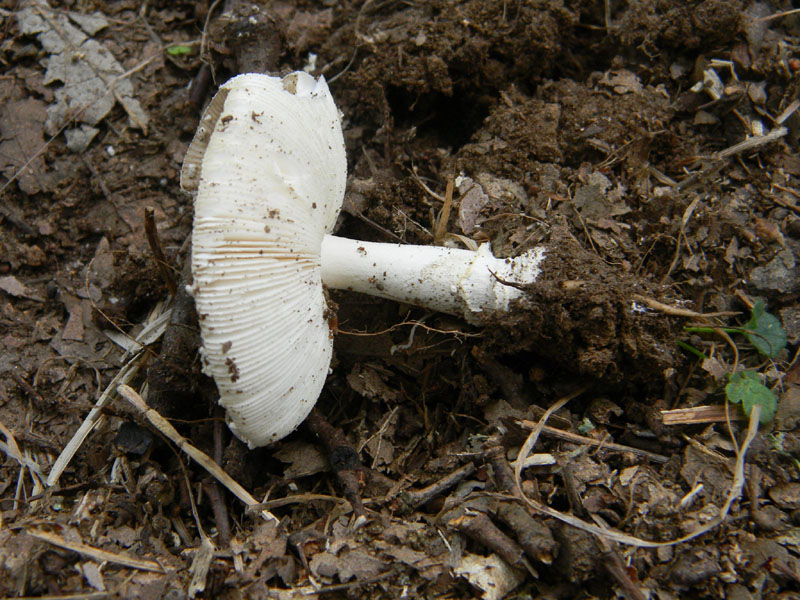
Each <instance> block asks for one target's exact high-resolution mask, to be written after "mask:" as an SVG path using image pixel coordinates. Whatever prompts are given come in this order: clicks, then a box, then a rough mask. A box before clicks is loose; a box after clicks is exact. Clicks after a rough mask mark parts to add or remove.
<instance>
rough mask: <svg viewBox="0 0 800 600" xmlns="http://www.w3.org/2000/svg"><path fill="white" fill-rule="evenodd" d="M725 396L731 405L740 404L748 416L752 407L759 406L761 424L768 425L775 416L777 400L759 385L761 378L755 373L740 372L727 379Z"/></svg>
mask: <svg viewBox="0 0 800 600" xmlns="http://www.w3.org/2000/svg"><path fill="white" fill-rule="evenodd" d="M725 396H726V397H727V398H728V401H729V402H732V403H733V404H739V403H740V402H741V403H742V408H743V409H744V412H745V414H746V415H748V416H749V415H750V412H751V411H752V410H753V407H754V406H756V405H759V406H761V417H760V419H759V420H760V421H761V422H762V423H765V424H766V423H769V422H770V421H772V417H773V416H774V415H775V409H776V408H777V406H778V399H777V398H776V397H775V394H773V393H772V390H771V389H769V388H768V387H767V386H765V385H764V384H763V383H761V378H760V377H759V376H758V373H756V372H755V371H741V372H739V373H734V374H733V375H731V376H730V377H729V381H728V385H726V386H725Z"/></svg>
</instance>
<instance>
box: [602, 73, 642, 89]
mask: <svg viewBox="0 0 800 600" xmlns="http://www.w3.org/2000/svg"><path fill="white" fill-rule="evenodd" d="M600 83H601V84H602V85H605V86H608V87H610V88H612V89H613V90H614V91H615V92H616V93H617V94H630V93H635V94H640V93H641V92H642V82H641V81H639V77H638V76H637V75H636V74H635V73H633V72H631V71H628V70H626V69H616V70H611V71H606V72H605V73H603V78H602V79H601V80H600Z"/></svg>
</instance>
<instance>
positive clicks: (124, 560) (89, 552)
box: [28, 530, 166, 573]
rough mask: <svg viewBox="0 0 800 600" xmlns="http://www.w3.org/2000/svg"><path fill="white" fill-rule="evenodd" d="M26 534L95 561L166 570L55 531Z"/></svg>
mask: <svg viewBox="0 0 800 600" xmlns="http://www.w3.org/2000/svg"><path fill="white" fill-rule="evenodd" d="M28 534H29V535H30V536H31V537H35V538H36V539H39V540H42V541H45V542H47V543H49V544H53V545H54V546H58V547H59V548H64V549H66V550H72V551H73V552H77V553H78V554H82V555H83V556H88V557H89V558H91V559H93V560H96V561H97V562H103V561H107V562H111V563H114V564H117V565H124V566H126V567H130V568H132V569H139V570H140V571H152V572H154V573H165V572H166V571H165V570H164V568H163V567H162V566H161V565H159V564H158V563H157V562H153V561H152V560H142V559H139V558H133V557H131V556H125V555H123V554H114V553H113V552H108V551H106V550H100V548H95V547H94V546H88V545H87V544H81V543H76V542H69V541H67V540H65V539H64V538H62V537H61V536H59V535H56V534H55V533H50V532H49V531H39V530H33V531H29V532H28Z"/></svg>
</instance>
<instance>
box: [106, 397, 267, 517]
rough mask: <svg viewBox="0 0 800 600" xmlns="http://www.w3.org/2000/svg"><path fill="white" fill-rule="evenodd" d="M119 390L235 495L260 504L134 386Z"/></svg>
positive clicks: (161, 430) (157, 427)
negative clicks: (134, 388)
mask: <svg viewBox="0 0 800 600" xmlns="http://www.w3.org/2000/svg"><path fill="white" fill-rule="evenodd" d="M117 391H118V392H119V395H120V396H122V397H123V398H125V399H126V400H127V401H128V402H130V403H131V405H133V407H134V408H136V410H138V411H139V412H140V413H141V414H142V415H143V416H144V417H145V418H146V419H147V420H148V421H150V424H151V425H153V427H155V428H156V429H158V430H159V431H160V432H161V433H163V434H164V435H165V436H166V437H167V438H169V440H170V441H172V442H173V443H174V444H175V445H176V446H178V448H180V449H181V450H183V451H184V452H185V453H186V454H188V455H189V456H190V457H191V458H192V459H193V460H194V461H195V462H196V463H197V464H199V465H200V466H201V467H203V468H204V469H205V470H206V471H208V473H209V474H210V475H211V476H212V477H214V478H215V479H216V480H217V481H219V482H220V483H221V484H222V485H224V486H225V487H226V488H228V490H229V491H230V492H231V493H232V494H233V495H234V496H236V497H237V498H239V500H241V501H242V502H244V503H245V504H246V505H247V506H255V505H257V504H258V501H257V500H256V499H255V498H253V496H251V495H250V492H248V491H247V490H246V489H244V488H243V487H242V486H241V485H239V483H238V482H236V481H234V479H233V478H232V477H231V476H230V475H228V474H227V473H226V472H225V471H223V470H222V467H220V466H219V465H218V464H217V463H215V462H214V460H213V459H212V458H211V457H210V456H208V455H207V454H206V453H205V452H203V451H202V450H200V449H199V448H197V447H196V446H193V445H192V444H190V443H189V441H188V440H187V439H186V438H185V437H183V436H182V435H181V434H180V433H178V431H177V430H176V429H175V428H174V427H173V426H172V424H171V423H170V422H169V421H167V420H166V419H165V418H164V417H162V416H161V415H160V414H158V413H157V412H156V411H155V410H153V409H152V408H148V406H147V404H146V403H145V401H144V400H143V399H142V397H141V396H140V395H139V394H137V393H136V391H135V390H133V388H131V387H129V386H127V385H120V386H118V387H117ZM260 514H261V516H262V517H263V518H264V519H266V520H272V521H275V522H276V523H277V522H278V519H277V517H275V515H273V514H272V513H271V512H269V511H266V510H262V511H261V512H260Z"/></svg>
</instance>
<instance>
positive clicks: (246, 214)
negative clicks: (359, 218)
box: [181, 72, 347, 447]
mask: <svg viewBox="0 0 800 600" xmlns="http://www.w3.org/2000/svg"><path fill="white" fill-rule="evenodd" d="M346 175H347V162H346V157H345V149H344V139H343V136H342V128H341V122H340V119H339V112H338V110H337V108H336V106H335V104H334V102H333V99H332V98H331V95H330V92H329V91H328V86H327V84H326V83H325V80H324V78H322V77H320V78H319V80H315V79H314V78H313V77H311V76H310V75H308V74H307V73H303V72H296V73H292V74H291V75H287V76H286V77H284V78H283V79H281V78H278V77H270V76H267V75H261V74H246V75H239V76H237V77H234V78H233V79H231V80H230V81H228V82H227V83H226V84H225V85H223V86H222V87H221V88H220V90H219V92H218V93H217V95H216V96H215V97H214V99H213V100H212V102H211V104H210V105H209V107H208V108H207V109H206V112H205V114H204V116H203V119H202V120H201V123H200V126H199V128H198V131H197V134H196V136H195V139H194V140H193V141H192V144H191V146H190V147H189V149H188V151H187V153H186V158H185V160H184V165H183V169H182V171H181V186H182V187H183V188H184V189H185V190H187V191H190V192H196V197H195V203H194V227H193V230H192V275H193V283H192V288H191V291H192V294H193V295H194V299H195V303H196V306H197V314H198V318H199V323H200V332H201V336H202V342H203V344H202V349H201V351H200V355H201V359H202V362H203V371H204V372H205V373H206V374H208V375H210V376H211V377H213V378H214V381H215V382H216V384H217V388H218V389H219V393H220V400H219V402H220V404H221V405H222V406H224V407H225V409H226V412H227V421H228V425H229V427H230V428H231V430H232V431H233V432H234V434H236V436H237V437H239V438H240V439H241V440H243V441H245V442H246V443H247V444H248V445H249V446H250V447H254V446H264V445H267V444H269V443H271V442H274V441H276V440H279V439H281V438H282V437H285V436H286V435H288V434H289V433H291V432H292V431H293V430H294V429H295V428H296V427H297V426H298V425H299V424H300V423H301V422H302V421H303V420H304V419H305V418H306V416H307V415H308V413H309V412H310V410H311V408H312V407H313V406H314V403H315V402H316V400H317V397H318V396H319V393H320V391H321V390H322V386H323V385H324V383H325V379H326V377H327V374H328V369H329V365H330V360H331V353H332V347H333V341H332V333H331V330H330V327H329V325H328V319H327V318H326V315H327V307H326V303H325V297H324V294H323V288H322V281H321V274H320V246H321V243H322V238H323V236H324V234H325V233H327V232H330V231H331V230H332V228H333V226H334V224H335V222H336V217H337V216H338V213H339V208H340V207H341V204H342V200H343V198H344V188H345V180H346Z"/></svg>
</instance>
